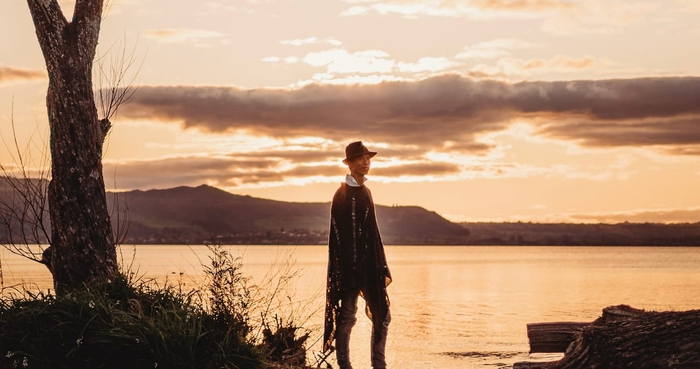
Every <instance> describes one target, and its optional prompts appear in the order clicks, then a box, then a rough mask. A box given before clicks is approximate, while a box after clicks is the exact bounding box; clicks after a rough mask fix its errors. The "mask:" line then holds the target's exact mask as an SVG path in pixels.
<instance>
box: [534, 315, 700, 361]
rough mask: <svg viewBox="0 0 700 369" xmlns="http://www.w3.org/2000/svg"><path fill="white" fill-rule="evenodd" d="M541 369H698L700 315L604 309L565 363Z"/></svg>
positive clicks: (566, 357)
mask: <svg viewBox="0 0 700 369" xmlns="http://www.w3.org/2000/svg"><path fill="white" fill-rule="evenodd" d="M544 368H546V369H604V368H635V369H659V368H678V369H691V368H700V310H690V311H679V312H675V311H670V312H646V311H643V310H638V309H633V308H630V307H629V306H626V305H619V306H612V307H608V308H605V309H604V310H603V316H602V317H601V318H599V319H597V320H596V321H594V322H593V323H592V324H591V325H589V326H587V327H584V328H583V329H582V330H581V332H580V333H579V335H578V336H577V338H576V340H575V341H574V342H573V343H572V344H571V346H569V348H568V349H567V352H566V353H565V355H564V358H562V359H561V360H559V361H557V362H552V363H547V364H546V365H545V366H544Z"/></svg>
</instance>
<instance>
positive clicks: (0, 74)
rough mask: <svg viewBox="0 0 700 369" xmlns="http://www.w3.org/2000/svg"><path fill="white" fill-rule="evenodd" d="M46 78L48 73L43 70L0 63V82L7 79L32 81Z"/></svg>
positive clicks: (7, 80)
mask: <svg viewBox="0 0 700 369" xmlns="http://www.w3.org/2000/svg"><path fill="white" fill-rule="evenodd" d="M47 78H48V75H47V74H46V72H45V71H43V70H33V69H24V68H13V67H8V66H4V65H0V83H3V82H9V81H33V80H38V79H47Z"/></svg>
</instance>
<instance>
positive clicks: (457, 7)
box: [341, 0, 697, 35]
mask: <svg viewBox="0 0 700 369" xmlns="http://www.w3.org/2000/svg"><path fill="white" fill-rule="evenodd" d="M344 2H345V3H347V4H349V5H350V7H349V8H348V9H346V10H344V11H343V12H342V13H341V16H365V15H369V14H379V15H384V16H389V15H398V16H402V17H405V18H422V17H450V18H468V19H475V20H483V19H506V20H513V19H515V20H518V19H539V20H541V21H542V25H541V29H542V30H543V31H545V32H548V33H553V34H563V35H569V34H574V33H612V32H616V31H619V30H620V29H622V28H624V27H627V26H629V25H631V24H634V23H639V22H647V23H651V22H653V21H656V20H658V19H659V17H660V15H665V16H667V17H668V18H670V19H674V18H675V17H678V16H680V15H683V14H687V13H688V12H695V11H697V9H696V8H694V7H693V6H692V5H689V3H688V2H687V1H686V0H665V1H659V0H638V1H627V0H587V1H574V0H368V1H354V0H344ZM659 27H660V29H663V27H664V26H662V25H659Z"/></svg>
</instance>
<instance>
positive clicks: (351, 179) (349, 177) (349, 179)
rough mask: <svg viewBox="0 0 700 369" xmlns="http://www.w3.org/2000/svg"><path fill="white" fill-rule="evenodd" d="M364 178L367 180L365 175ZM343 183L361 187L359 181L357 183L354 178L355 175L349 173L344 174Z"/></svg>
mask: <svg viewBox="0 0 700 369" xmlns="http://www.w3.org/2000/svg"><path fill="white" fill-rule="evenodd" d="M366 180H367V177H365V181H366ZM345 183H346V184H347V185H348V186H351V187H362V186H360V184H359V183H357V181H356V180H355V177H353V176H352V175H350V174H346V175H345Z"/></svg>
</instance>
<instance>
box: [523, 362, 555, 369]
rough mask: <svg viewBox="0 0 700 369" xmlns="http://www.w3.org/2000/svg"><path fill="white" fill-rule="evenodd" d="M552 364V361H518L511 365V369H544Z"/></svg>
mask: <svg viewBox="0 0 700 369" xmlns="http://www.w3.org/2000/svg"><path fill="white" fill-rule="evenodd" d="M551 363H554V361H547V362H539V363H538V362H533V361H520V362H517V363H515V364H513V369H545V368H546V367H547V365H549V364H551Z"/></svg>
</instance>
